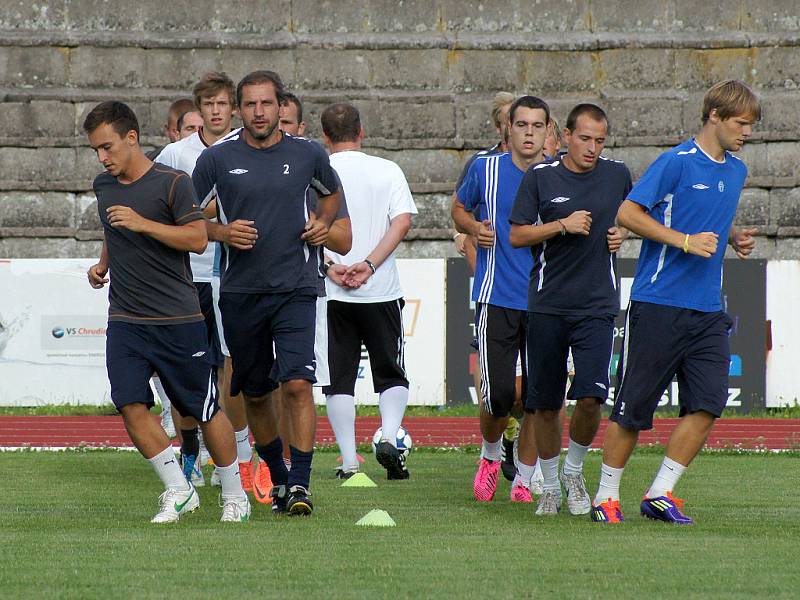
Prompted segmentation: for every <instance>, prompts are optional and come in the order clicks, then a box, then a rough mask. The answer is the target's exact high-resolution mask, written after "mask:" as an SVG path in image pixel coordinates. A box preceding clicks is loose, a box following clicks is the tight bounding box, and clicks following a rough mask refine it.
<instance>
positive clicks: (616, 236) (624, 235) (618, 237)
mask: <svg viewBox="0 0 800 600" xmlns="http://www.w3.org/2000/svg"><path fill="white" fill-rule="evenodd" d="M629 235H630V231H628V230H627V229H625V228H624V227H619V226H615V227H609V229H608V234H607V235H606V240H607V242H608V251H609V252H611V253H612V254H613V253H614V252H616V251H617V250H619V249H620V248H621V247H622V242H624V241H625V240H627V239H628V236H629Z"/></svg>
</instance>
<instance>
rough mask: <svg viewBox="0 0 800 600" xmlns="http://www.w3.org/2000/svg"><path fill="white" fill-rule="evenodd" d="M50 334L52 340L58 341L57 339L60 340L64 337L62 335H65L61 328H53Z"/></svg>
mask: <svg viewBox="0 0 800 600" xmlns="http://www.w3.org/2000/svg"><path fill="white" fill-rule="evenodd" d="M50 333H52V334H53V337H54V338H56V339H57V340H59V339H61V338H62V337H64V333H66V332H65V331H64V329H63V328H61V327H53V331H51V332H50Z"/></svg>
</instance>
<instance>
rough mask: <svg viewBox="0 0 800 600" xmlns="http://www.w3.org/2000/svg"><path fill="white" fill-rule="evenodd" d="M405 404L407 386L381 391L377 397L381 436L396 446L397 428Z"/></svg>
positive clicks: (398, 427)
mask: <svg viewBox="0 0 800 600" xmlns="http://www.w3.org/2000/svg"><path fill="white" fill-rule="evenodd" d="M406 404H408V388H406V387H403V386H401V385H397V386H395V387H392V388H389V389H388V390H386V391H384V392H381V395H380V397H379V398H378V407H379V408H380V411H381V429H383V437H385V438H386V439H387V440H389V443H390V444H391V445H392V446H395V447H396V446H397V430H398V429H400V424H401V423H402V422H403V415H404V414H406Z"/></svg>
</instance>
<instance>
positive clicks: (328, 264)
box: [320, 262, 333, 275]
mask: <svg viewBox="0 0 800 600" xmlns="http://www.w3.org/2000/svg"><path fill="white" fill-rule="evenodd" d="M331 265H333V263H332V262H324V263H322V267H320V270H321V271H322V274H323V275H327V274H328V269H330V268H331Z"/></svg>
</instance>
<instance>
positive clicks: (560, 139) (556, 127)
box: [550, 115, 564, 148]
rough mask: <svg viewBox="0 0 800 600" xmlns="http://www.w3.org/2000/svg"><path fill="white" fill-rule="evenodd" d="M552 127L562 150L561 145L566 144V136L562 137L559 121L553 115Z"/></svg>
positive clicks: (551, 116) (551, 119)
mask: <svg viewBox="0 0 800 600" xmlns="http://www.w3.org/2000/svg"><path fill="white" fill-rule="evenodd" d="M550 127H552V128H553V136H554V137H555V138H556V141H557V142H558V147H559V148H561V144H563V143H564V136H563V135H561V125H559V124H558V119H556V118H555V117H554V116H553V115H550Z"/></svg>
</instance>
